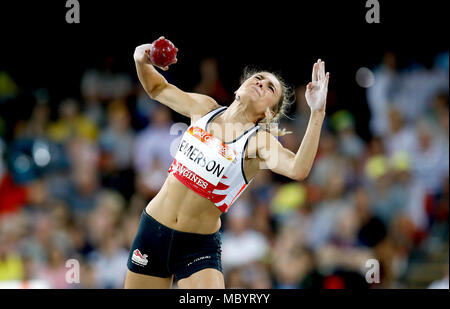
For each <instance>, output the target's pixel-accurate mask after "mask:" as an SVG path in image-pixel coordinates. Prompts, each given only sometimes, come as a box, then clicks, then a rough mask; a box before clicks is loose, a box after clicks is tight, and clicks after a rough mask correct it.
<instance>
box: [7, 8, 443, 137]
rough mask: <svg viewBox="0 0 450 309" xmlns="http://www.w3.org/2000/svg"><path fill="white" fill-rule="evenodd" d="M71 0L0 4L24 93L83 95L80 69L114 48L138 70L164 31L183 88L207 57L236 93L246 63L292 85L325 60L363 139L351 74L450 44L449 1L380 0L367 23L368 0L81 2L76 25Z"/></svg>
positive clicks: (365, 114)
mask: <svg viewBox="0 0 450 309" xmlns="http://www.w3.org/2000/svg"><path fill="white" fill-rule="evenodd" d="M65 3H66V1H64V0H60V1H33V2H15V3H13V2H11V1H8V3H5V2H2V4H1V10H0V12H1V13H0V14H1V15H0V22H1V29H2V35H1V42H2V44H1V50H0V52H1V57H0V68H1V69H4V70H6V71H7V72H9V73H10V74H11V76H12V78H13V79H14V80H15V81H16V82H17V83H18V84H19V85H20V87H21V89H22V94H23V95H27V93H28V92H31V91H33V90H34V89H38V88H40V87H44V88H47V89H48V90H49V93H50V96H51V101H50V102H51V104H53V105H55V104H58V102H59V101H60V100H61V99H62V98H64V97H67V96H74V97H79V81H80V77H81V74H82V73H83V72H84V71H85V70H86V69H87V68H92V67H98V66H100V65H101V64H102V63H103V59H104V58H105V57H106V56H108V55H112V56H114V57H115V59H116V60H117V67H116V69H117V70H122V71H128V72H131V73H132V75H133V76H135V77H136V74H135V71H134V70H135V69H134V62H133V57H132V56H133V51H134V48H135V47H136V46H137V45H140V44H143V43H150V42H152V41H153V40H155V39H156V38H158V37H159V36H161V35H164V36H166V37H167V38H168V39H170V40H171V41H172V42H174V44H175V45H176V46H177V47H178V48H179V53H178V60H179V61H178V63H177V64H176V65H174V66H172V67H171V68H170V70H169V72H168V73H167V74H166V75H167V76H166V78H167V79H169V81H171V82H172V83H174V84H176V85H177V86H178V87H180V88H181V89H183V90H190V88H191V87H193V86H194V85H195V83H196V82H197V81H198V79H199V70H198V65H199V63H200V60H201V59H202V58H204V57H206V56H214V57H216V58H217V59H218V60H219V65H220V67H219V70H220V74H221V79H222V80H223V83H224V86H225V87H226V89H227V90H228V91H229V92H230V93H232V92H234V90H235V89H237V87H238V82H239V77H240V75H241V73H242V69H243V68H244V67H245V66H246V65H248V64H252V65H257V66H259V67H261V68H264V69H272V70H276V71H280V72H281V73H282V75H283V76H284V77H285V79H286V80H287V82H288V83H290V84H291V85H293V86H296V85H299V84H304V83H307V82H308V81H309V80H310V78H311V68H312V64H313V62H315V61H316V60H317V59H318V58H321V59H323V60H325V62H326V69H327V71H330V72H331V81H330V85H329V90H330V94H331V95H332V96H333V102H332V103H331V104H329V106H328V110H329V111H330V112H332V111H333V109H337V108H339V109H340V108H346V109H348V110H350V111H351V112H352V113H353V114H354V115H357V116H356V129H357V131H358V133H359V134H360V135H361V136H362V137H363V138H365V139H367V137H368V135H369V131H368V128H367V123H368V120H369V117H370V115H369V111H368V108H367V105H366V104H365V101H364V100H365V92H364V89H363V88H361V87H359V86H358V85H357V84H356V82H355V72H356V71H357V69H358V68H360V67H362V66H366V67H369V68H373V67H374V66H375V65H377V64H378V63H379V62H380V61H381V57H382V55H383V54H384V52H386V51H387V50H392V51H394V52H395V53H396V54H397V55H398V60H399V66H400V68H401V67H406V66H408V65H410V64H411V63H413V62H414V61H419V62H421V63H423V64H425V65H431V62H432V59H433V57H434V56H435V55H436V53H437V52H440V51H444V50H447V49H448V44H447V41H446V40H445V39H444V36H446V35H445V33H446V30H445V29H447V27H446V21H445V20H446V16H445V14H446V13H445V8H444V6H443V4H444V2H443V1H426V2H419V3H418V4H416V3H414V2H411V1H386V0H380V1H379V3H380V17H381V23H380V24H368V23H367V22H366V20H365V15H366V12H367V10H368V8H366V7H365V4H366V1H365V0H352V1H301V2H299V1H268V2H260V1H251V2H244V1H209V2H198V1H195V2H194V1H189V2H182V3H177V2H174V1H136V0H129V1H104V0H101V1H86V0H80V1H79V3H80V21H81V22H80V24H67V23H66V21H65V15H66V12H67V10H68V8H66V7H65ZM336 89H339V91H338V92H335V90H336ZM22 99H23V98H22ZM26 101H27V100H21V102H22V103H21V104H22V106H20V108H17V109H16V107H19V106H14V109H11V106H8V110H5V107H4V108H3V109H2V110H1V111H0V112H1V113H8V119H10V120H11V119H17V118H21V117H26V115H25V114H26V111H27V110H31V108H30V106H23V104H26V103H23V102H26ZM29 102H31V100H29ZM30 104H32V103H30ZM22 107H23V108H22Z"/></svg>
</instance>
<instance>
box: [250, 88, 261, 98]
mask: <svg viewBox="0 0 450 309" xmlns="http://www.w3.org/2000/svg"><path fill="white" fill-rule="evenodd" d="M252 89H253V91H255V92H256V94H257V95H258V96H261V92H260V89H259V88H258V87H256V86H252Z"/></svg>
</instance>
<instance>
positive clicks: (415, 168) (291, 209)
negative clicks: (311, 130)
mask: <svg viewBox="0 0 450 309" xmlns="http://www.w3.org/2000/svg"><path fill="white" fill-rule="evenodd" d="M218 65H219V64H218V62H217V60H216V59H215V58H207V59H204V60H203V61H201V63H200V66H199V73H200V74H199V76H200V80H199V81H198V83H197V85H196V86H195V87H193V89H186V90H190V91H195V92H199V93H203V94H207V95H210V96H212V97H214V98H215V99H216V100H217V101H218V102H219V103H220V104H223V105H228V104H229V103H231V100H232V95H231V93H232V91H234V89H233V90H227V89H225V87H224V85H223V82H222V81H221V78H220V74H219V70H218ZM371 69H372V71H373V74H374V78H375V82H374V84H373V86H371V87H369V88H367V89H366V102H367V104H368V108H369V110H370V114H371V117H370V123H369V124H367V125H368V126H369V129H370V132H371V136H370V138H368V139H363V138H362V137H361V136H360V135H359V134H358V132H357V131H356V129H355V124H356V121H357V117H358V115H353V114H352V113H350V112H349V111H348V110H345V109H338V110H336V111H333V113H332V114H330V113H329V114H327V117H326V120H325V123H324V127H323V131H322V136H321V139H320V144H319V150H318V153H317V157H316V160H315V163H314V165H313V168H312V171H311V173H310V175H309V177H308V178H307V179H306V180H305V181H302V182H292V181H291V180H289V179H287V178H284V177H281V176H278V175H275V174H273V173H271V172H270V171H268V170H262V171H261V173H260V174H259V175H258V176H257V177H256V178H255V179H254V181H253V182H252V185H251V186H250V187H249V189H248V190H247V191H246V192H245V193H244V194H243V195H242V196H241V197H240V199H239V200H238V201H237V202H235V204H234V205H233V207H231V209H230V211H229V212H228V213H226V214H224V215H223V216H222V222H223V224H222V228H221V229H222V242H223V247H222V261H223V268H224V275H225V281H226V282H225V283H226V287H227V288H252V289H258V288H277V289H282V288H302V289H307V288H317V289H331V288H409V287H422V288H427V287H431V288H434V287H444V288H448V241H449V240H448V203H449V200H448V198H449V163H448V160H449V137H448V130H449V110H448V108H449V104H448V90H449V89H448V88H449V80H448V52H447V53H444V54H438V55H436V57H435V59H434V65H433V66H432V67H425V66H423V65H422V64H420V63H414V64H412V65H409V66H407V67H402V68H399V67H398V66H397V55H395V54H394V53H392V52H386V54H385V55H384V57H383V61H382V62H381V63H380V64H379V65H377V66H376V67H374V68H371ZM164 74H168V73H164ZM168 79H169V77H168ZM20 91H21V86H20V85H18V84H16V82H15V81H14V80H13V78H12V77H11V76H10V75H9V74H8V73H7V72H5V71H1V70H0V105H3V106H8V104H10V105H11V104H12V103H11V102H16V101H15V98H17V97H19V95H20ZM295 91H296V102H295V104H294V106H293V108H292V110H291V111H290V116H291V117H290V118H292V119H288V120H287V121H283V122H282V124H281V127H285V128H286V129H289V130H290V131H294V132H295V134H290V135H286V136H283V137H281V138H280V139H281V142H282V144H283V145H285V147H287V148H289V149H291V150H292V151H297V149H298V147H299V145H300V143H301V139H302V137H303V134H304V132H305V130H306V126H307V123H308V117H309V107H308V105H307V103H306V102H305V98H304V91H305V85H297V87H296V89H295ZM336 93H337V95H338V94H339V90H338V89H337V90H336ZM33 98H34V99H33V100H34V101H33V107H32V111H31V113H30V116H29V117H27V118H26V119H17V121H14V124H13V125H12V126H11V125H6V124H7V123H11V121H10V119H8V114H7V113H3V112H2V114H1V115H0V288H122V287H123V283H124V278H125V273H126V261H127V256H128V251H129V249H130V245H131V243H132V241H133V238H134V235H135V233H136V231H137V227H138V224H139V219H140V215H141V213H142V210H143V209H144V207H145V206H146V205H147V203H148V202H149V201H150V200H151V199H152V198H153V197H154V196H155V194H156V193H157V192H158V190H159V189H160V187H161V186H162V183H163V182H164V180H165V178H166V177H167V170H168V168H169V166H170V163H171V161H172V160H173V157H172V155H171V153H173V149H172V148H174V147H177V142H178V141H179V137H180V136H181V134H182V130H183V129H185V128H186V126H183V125H179V124H175V122H176V121H175V119H176V116H175V117H174V113H173V112H172V111H170V110H169V109H167V108H166V107H164V106H163V105H161V104H159V103H158V102H155V101H153V100H151V99H150V98H149V97H148V96H147V95H146V93H145V92H144V90H143V89H142V87H141V86H140V84H139V83H138V81H137V80H136V78H135V73H134V72H132V71H130V72H125V71H123V72H122V71H118V70H115V69H114V58H112V57H108V58H106V59H105V62H104V65H103V66H102V67H101V68H93V69H89V70H86V71H85V73H84V74H83V75H82V77H81V81H80V96H79V97H78V98H73V97H68V98H64V99H62V100H61V101H60V102H57V104H51V103H52V102H51V93H49V91H48V90H47V89H37V90H36V91H34V92H33ZM338 103H339V102H337V104H335V106H339V104H338ZM355 104H365V102H355ZM9 107H11V106H9ZM1 110H2V111H5V110H7V109H6V108H3V109H1ZM8 130H9V132H8ZM155 145H157V146H156V147H155ZM373 259H375V260H377V261H378V262H379V272H378V273H377V274H374V275H373V276H372V275H369V277H370V278H368V275H367V274H368V271H369V270H370V267H369V266H368V264H367V261H369V260H373ZM73 260H76V262H77V263H78V264H76V263H75V265H76V266H77V265H79V270H80V276H79V279H80V282H79V283H77V284H73V279H74V278H68V276H69V277H70V274H71V273H70V272H69V273H68V270H69V269H70V267H69V266H70V265H72V266H73V265H74V264H73V263H71V264H68V261H73ZM372 270H373V269H372ZM68 274H69V275H68Z"/></svg>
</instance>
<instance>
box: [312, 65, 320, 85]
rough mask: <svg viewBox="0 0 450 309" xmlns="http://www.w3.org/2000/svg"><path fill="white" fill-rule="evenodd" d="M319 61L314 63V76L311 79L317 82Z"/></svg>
mask: <svg viewBox="0 0 450 309" xmlns="http://www.w3.org/2000/svg"><path fill="white" fill-rule="evenodd" d="M317 64H318V63H317V62H316V63H314V65H313V70H312V77H311V80H312V81H313V82H315V81H317Z"/></svg>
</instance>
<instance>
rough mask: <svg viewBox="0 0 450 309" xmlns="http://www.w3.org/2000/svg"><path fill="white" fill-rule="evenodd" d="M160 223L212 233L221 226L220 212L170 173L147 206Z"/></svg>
mask: <svg viewBox="0 0 450 309" xmlns="http://www.w3.org/2000/svg"><path fill="white" fill-rule="evenodd" d="M147 213H149V214H150V215H151V216H152V217H154V218H155V219H156V220H158V221H159V222H161V223H162V224H164V225H166V226H168V227H170V228H172V229H174V230H179V231H183V232H188V233H198V234H211V233H214V232H216V231H217V230H218V229H219V228H220V215H221V212H220V210H219V209H217V207H215V205H214V204H213V203H212V202H211V201H209V200H208V199H206V198H204V197H201V196H200V195H198V194H196V193H195V192H193V191H192V190H190V189H189V188H187V187H186V186H184V185H183V184H182V183H180V182H179V181H178V180H177V179H176V178H175V177H174V176H173V175H169V176H168V178H167V180H166V182H165V183H164V186H163V188H162V189H161V190H160V192H159V193H158V194H157V195H156V196H155V197H154V198H153V200H152V201H151V202H150V203H149V205H148V206H147Z"/></svg>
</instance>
